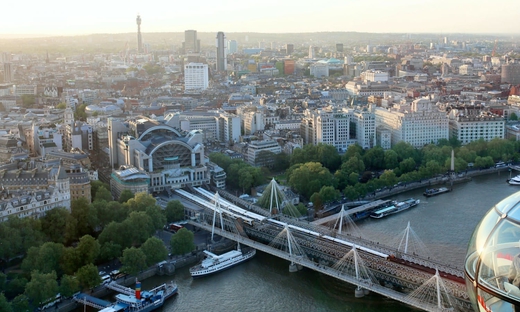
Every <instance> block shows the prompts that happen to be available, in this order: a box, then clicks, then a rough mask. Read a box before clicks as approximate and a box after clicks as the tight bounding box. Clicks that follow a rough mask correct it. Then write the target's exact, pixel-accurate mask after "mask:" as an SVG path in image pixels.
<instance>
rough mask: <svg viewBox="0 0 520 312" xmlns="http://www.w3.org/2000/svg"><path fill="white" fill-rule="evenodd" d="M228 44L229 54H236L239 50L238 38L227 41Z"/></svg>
mask: <svg viewBox="0 0 520 312" xmlns="http://www.w3.org/2000/svg"><path fill="white" fill-rule="evenodd" d="M227 46H228V53H229V54H235V53H237V52H238V43H237V41H236V40H229V41H228V42H227Z"/></svg>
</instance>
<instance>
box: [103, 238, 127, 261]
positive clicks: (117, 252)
mask: <svg viewBox="0 0 520 312" xmlns="http://www.w3.org/2000/svg"><path fill="white" fill-rule="evenodd" d="M122 250H123V248H122V247H121V245H118V244H116V243H114V242H106V243H104V244H103V245H101V250H100V253H99V259H100V260H101V261H103V262H107V261H110V260H112V259H116V258H118V257H120V256H121V252H122Z"/></svg>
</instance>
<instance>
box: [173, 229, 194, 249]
mask: <svg viewBox="0 0 520 312" xmlns="http://www.w3.org/2000/svg"><path fill="white" fill-rule="evenodd" d="M193 242H194V235H193V233H192V232H190V231H188V230H187V229H185V228H182V229H180V230H178V231H177V233H175V234H173V235H172V238H171V239H170V246H171V251H172V254H174V255H183V254H186V253H188V252H191V251H192V250H193V249H195V244H194V243H193Z"/></svg>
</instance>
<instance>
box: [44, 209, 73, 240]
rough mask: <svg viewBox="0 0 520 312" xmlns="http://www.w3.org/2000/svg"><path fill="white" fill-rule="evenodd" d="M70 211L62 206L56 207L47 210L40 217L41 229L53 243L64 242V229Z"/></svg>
mask: <svg viewBox="0 0 520 312" xmlns="http://www.w3.org/2000/svg"><path fill="white" fill-rule="evenodd" d="M69 216H70V212H69V211H68V210H67V209H66V208H64V207H57V208H54V209H51V210H49V211H47V213H46V214H45V216H43V218H41V219H40V220H41V223H42V231H43V233H45V235H46V236H47V237H48V238H49V239H50V240H51V241H53V242H55V243H62V244H64V243H65V229H66V226H67V219H68V218H69Z"/></svg>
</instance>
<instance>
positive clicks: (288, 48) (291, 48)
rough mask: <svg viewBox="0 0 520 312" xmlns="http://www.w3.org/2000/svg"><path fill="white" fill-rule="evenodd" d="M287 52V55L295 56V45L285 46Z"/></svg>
mask: <svg viewBox="0 0 520 312" xmlns="http://www.w3.org/2000/svg"><path fill="white" fill-rule="evenodd" d="M285 51H286V52H287V54H293V53H294V44H292V43H288V44H286V45H285Z"/></svg>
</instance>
